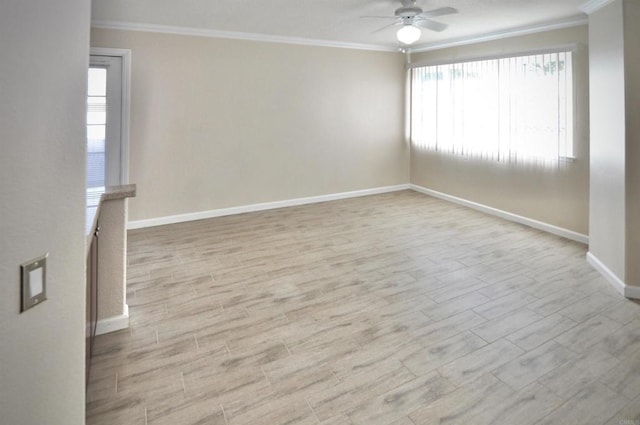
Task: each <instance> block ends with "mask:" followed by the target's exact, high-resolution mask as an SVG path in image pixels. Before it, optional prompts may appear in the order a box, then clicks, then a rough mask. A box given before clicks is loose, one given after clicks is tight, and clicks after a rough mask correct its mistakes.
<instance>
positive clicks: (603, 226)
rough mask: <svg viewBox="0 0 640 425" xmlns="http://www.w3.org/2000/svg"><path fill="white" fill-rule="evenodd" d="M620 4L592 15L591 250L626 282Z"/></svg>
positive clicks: (622, 70)
mask: <svg viewBox="0 0 640 425" xmlns="http://www.w3.org/2000/svg"><path fill="white" fill-rule="evenodd" d="M622 28H623V15H622V1H621V0H618V1H616V2H614V3H611V4H610V5H608V6H605V7H604V8H602V9H600V10H598V11H597V12H595V13H593V14H591V15H590V16H589V47H590V51H589V55H590V58H589V65H590V72H591V76H590V78H591V84H590V89H591V93H590V102H591V180H590V182H591V183H590V195H591V196H590V223H589V251H590V252H591V253H592V254H593V255H595V256H596V257H597V258H598V259H599V260H600V261H601V262H602V263H604V264H605V265H606V266H607V267H608V268H609V269H610V270H611V271H612V272H613V273H615V274H616V275H617V276H618V277H619V278H620V279H621V280H622V281H624V280H625V227H626V223H625V214H626V213H625V104H624V103H625V100H624V97H625V94H624V90H625V87H624V86H625V83H624V79H625V75H624V37H623V31H622Z"/></svg>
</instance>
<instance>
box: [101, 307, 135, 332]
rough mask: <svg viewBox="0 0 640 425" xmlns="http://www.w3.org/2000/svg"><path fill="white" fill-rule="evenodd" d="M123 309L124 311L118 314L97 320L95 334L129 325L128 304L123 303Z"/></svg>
mask: <svg viewBox="0 0 640 425" xmlns="http://www.w3.org/2000/svg"><path fill="white" fill-rule="evenodd" d="M123 311H124V313H122V314H121V315H120V316H114V317H107V318H106V319H101V320H98V323H97V324H96V335H103V334H107V333H109V332H115V331H119V330H121V329H127V328H128V327H129V306H128V305H127V304H125V305H124V308H123Z"/></svg>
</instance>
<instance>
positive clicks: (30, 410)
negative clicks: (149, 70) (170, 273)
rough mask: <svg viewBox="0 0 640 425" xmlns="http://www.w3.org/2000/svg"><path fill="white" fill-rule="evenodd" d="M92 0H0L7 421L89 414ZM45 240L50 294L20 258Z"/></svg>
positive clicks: (64, 424) (2, 344)
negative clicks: (30, 277)
mask: <svg viewBox="0 0 640 425" xmlns="http://www.w3.org/2000/svg"><path fill="white" fill-rule="evenodd" d="M89 12H90V11H89V2H87V1H84V0H59V1H55V2H53V1H50V0H30V1H24V0H3V1H2V2H0V54H1V55H2V60H0V93H1V94H0V145H1V146H2V153H1V154H0V199H1V201H0V282H1V284H2V294H1V295H0V423H2V424H12V425H14V424H15V425H18V424H25V425H31V424H50V425H81V424H84V401H85V396H84V389H85V386H84V347H85V346H84V337H85V287H84V270H85V269H84V267H85V251H84V244H85V206H84V205H85V193H84V190H85V155H86V153H85V150H86V148H85V144H86V128H85V117H86V110H85V108H86V90H87V66H88V55H89V21H90V16H89ZM46 252H49V258H48V260H47V294H48V300H47V301H44V302H43V303H42V304H40V305H38V306H36V307H34V308H32V309H31V310H28V311H26V312H24V313H22V314H20V277H19V276H20V275H19V271H20V267H19V265H20V264H21V263H23V262H25V261H28V260H30V259H32V258H34V257H37V256H39V255H42V254H44V253H46Z"/></svg>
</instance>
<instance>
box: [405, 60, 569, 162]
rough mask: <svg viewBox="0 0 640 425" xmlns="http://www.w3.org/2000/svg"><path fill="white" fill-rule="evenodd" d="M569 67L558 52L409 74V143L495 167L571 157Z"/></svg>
mask: <svg viewBox="0 0 640 425" xmlns="http://www.w3.org/2000/svg"><path fill="white" fill-rule="evenodd" d="M571 65H572V64H571V52H559V53H547V54H540V55H531V56H519V57H510V58H502V59H490V60H482V61H474V62H464V63H454V64H447V65H436V66H427V67H419V68H414V69H413V72H412V88H411V99H412V101H411V140H412V143H413V144H414V145H415V146H417V147H420V148H425V149H432V150H437V151H442V152H447V153H452V154H458V155H468V156H474V157H480V158H486V159H492V160H498V161H512V162H541V161H542V162H549V161H551V162H557V161H558V159H559V158H563V157H571V156H572V153H573V152H572V148H573V131H572V130H573V116H572V110H573V83H572V74H573V71H572V66H571Z"/></svg>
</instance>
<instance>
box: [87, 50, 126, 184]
mask: <svg viewBox="0 0 640 425" xmlns="http://www.w3.org/2000/svg"><path fill="white" fill-rule="evenodd" d="M89 54H90V55H91V56H115V57H120V58H122V119H121V122H120V143H121V145H120V164H121V167H120V181H121V183H122V184H128V183H129V133H130V129H131V123H130V118H129V116H130V111H131V50H129V49H112V48H110V47H92V48H91V50H90V53H89Z"/></svg>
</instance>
